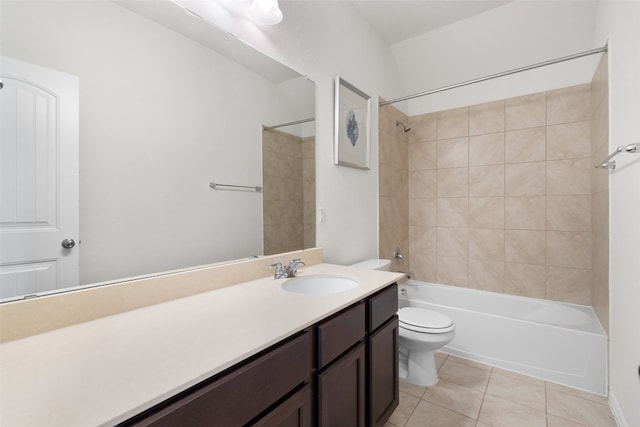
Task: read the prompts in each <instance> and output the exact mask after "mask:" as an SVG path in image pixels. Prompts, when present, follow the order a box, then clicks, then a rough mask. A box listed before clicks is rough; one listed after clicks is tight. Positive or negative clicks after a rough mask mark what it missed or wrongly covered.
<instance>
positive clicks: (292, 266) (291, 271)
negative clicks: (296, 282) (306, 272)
mask: <svg viewBox="0 0 640 427" xmlns="http://www.w3.org/2000/svg"><path fill="white" fill-rule="evenodd" d="M304 265H305V263H304V262H302V260H300V259H292V260H291V261H289V267H287V268H286V269H285V270H284V272H285V273H286V274H287V277H294V276H295V275H296V273H297V272H298V267H302V266H304Z"/></svg>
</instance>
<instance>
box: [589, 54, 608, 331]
mask: <svg viewBox="0 0 640 427" xmlns="http://www.w3.org/2000/svg"><path fill="white" fill-rule="evenodd" d="M607 56H608V54H606V53H605V54H604V55H602V58H601V59H600V64H599V65H598V68H597V70H596V73H595V75H594V77H593V82H592V83H591V114H592V116H591V157H592V163H593V164H594V165H595V164H597V163H598V162H601V161H602V160H603V159H605V158H606V157H607V156H608V155H609V153H608V149H609V85H608V81H609V69H608V65H607V64H608V58H607ZM591 190H592V193H591V224H592V233H591V241H592V248H591V269H592V272H593V274H592V279H591V305H592V306H593V308H594V310H595V312H596V314H597V315H598V318H599V319H600V323H601V324H602V326H603V327H604V329H605V331H607V333H608V332H609V173H608V171H606V170H603V169H595V168H594V169H591Z"/></svg>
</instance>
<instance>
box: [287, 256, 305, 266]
mask: <svg viewBox="0 0 640 427" xmlns="http://www.w3.org/2000/svg"><path fill="white" fill-rule="evenodd" d="M303 265H306V264H305V263H304V262H302V260H301V259H300V258H296V259H292V260H291V261H289V268H298V267H302V266H303Z"/></svg>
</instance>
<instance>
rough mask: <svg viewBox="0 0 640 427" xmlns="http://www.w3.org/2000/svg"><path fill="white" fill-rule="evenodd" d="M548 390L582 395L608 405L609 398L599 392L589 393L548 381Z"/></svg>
mask: <svg viewBox="0 0 640 427" xmlns="http://www.w3.org/2000/svg"><path fill="white" fill-rule="evenodd" d="M546 384H547V390H556V391H561V392H563V393H566V394H570V395H572V396H576V397H581V398H583V399H587V400H591V401H593V402H597V403H601V404H603V405H608V404H609V400H608V399H607V397H606V396H600V395H599V394H595V393H589V392H588V391H584V390H578V389H577V388H573V387H567V386H566V385H562V384H556V383H552V382H547V383H546Z"/></svg>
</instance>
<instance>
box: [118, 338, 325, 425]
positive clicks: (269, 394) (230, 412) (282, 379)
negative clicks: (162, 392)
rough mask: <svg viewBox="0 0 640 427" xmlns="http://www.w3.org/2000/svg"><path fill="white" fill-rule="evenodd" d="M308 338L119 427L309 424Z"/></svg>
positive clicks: (267, 353) (292, 341) (278, 348)
mask: <svg viewBox="0 0 640 427" xmlns="http://www.w3.org/2000/svg"><path fill="white" fill-rule="evenodd" d="M311 335H312V334H311V333H310V332H309V331H305V332H303V333H302V334H299V335H297V336H295V337H294V338H291V339H289V340H287V341H286V342H284V343H281V344H278V345H276V346H274V347H272V348H270V349H268V350H266V351H265V352H263V353H261V354H259V355H258V356H256V357H254V358H252V359H251V360H250V361H248V362H246V363H243V364H242V365H240V366H238V367H234V368H232V369H231V370H230V372H225V373H222V374H221V375H218V376H215V377H213V378H212V379H211V380H208V381H205V382H204V383H202V384H199V385H197V386H194V387H192V388H191V389H189V390H186V391H185V392H184V393H181V394H180V395H177V396H175V397H174V398H172V399H169V400H168V401H166V402H164V403H162V404H160V405H159V406H157V407H154V408H151V409H150V410H149V411H147V412H145V413H143V414H141V415H139V416H136V417H134V418H133V419H131V420H129V421H127V422H125V423H124V424H123V425H135V426H154V427H155V426H157V427H160V426H189V427H196V426H207V427H211V426H244V425H261V426H311V421H312V418H311V417H312V400H311V391H310V387H309V377H310V373H311V367H312V338H311Z"/></svg>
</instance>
